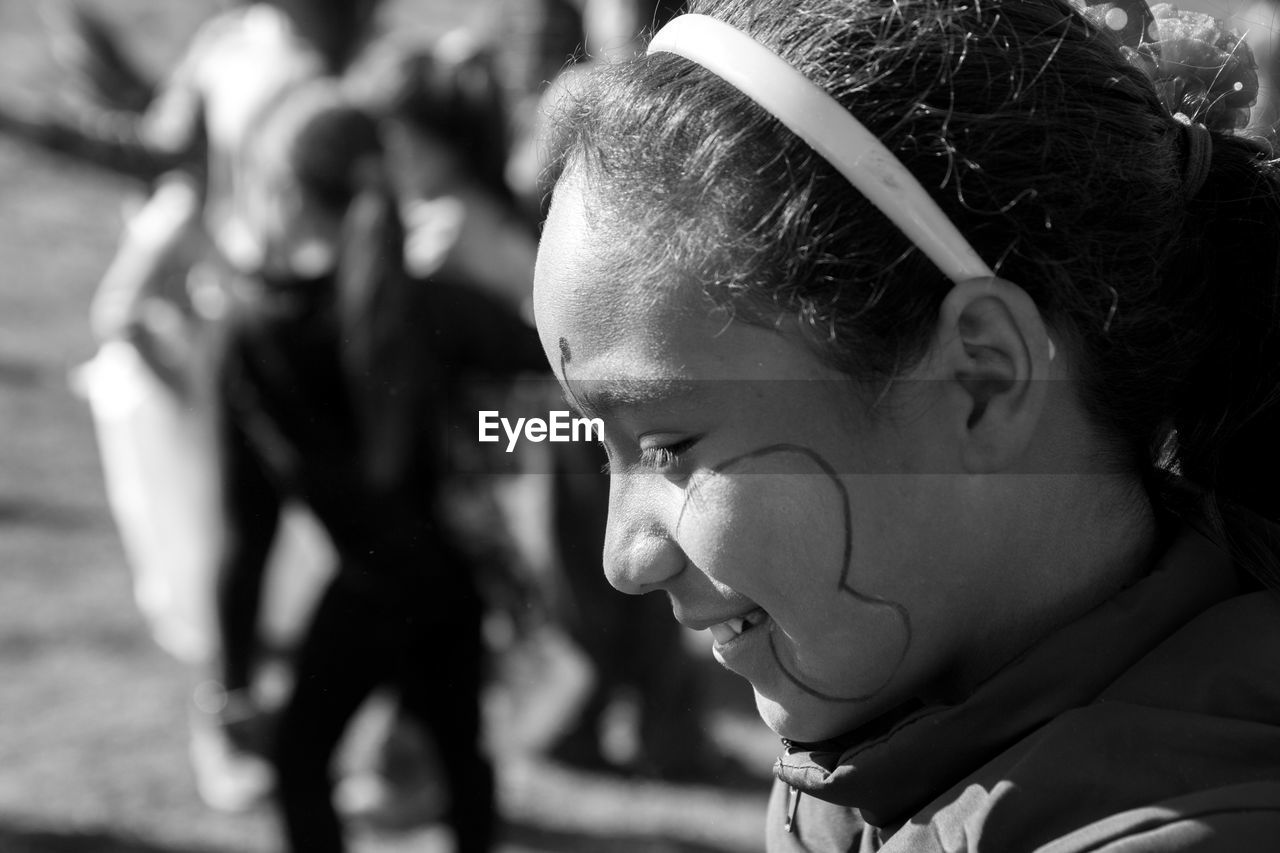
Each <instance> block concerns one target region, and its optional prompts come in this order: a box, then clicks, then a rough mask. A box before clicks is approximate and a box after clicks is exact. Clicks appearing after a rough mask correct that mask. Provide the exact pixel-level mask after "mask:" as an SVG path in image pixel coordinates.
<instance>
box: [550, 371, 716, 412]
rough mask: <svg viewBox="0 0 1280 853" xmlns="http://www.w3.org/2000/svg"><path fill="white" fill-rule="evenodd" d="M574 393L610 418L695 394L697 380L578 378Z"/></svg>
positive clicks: (585, 404)
mask: <svg viewBox="0 0 1280 853" xmlns="http://www.w3.org/2000/svg"><path fill="white" fill-rule="evenodd" d="M573 384H574V385H577V386H578V387H577V388H575V389H572V392H571V396H572V398H573V399H574V400H576V401H578V404H579V405H580V406H581V408H582V409H583V410H584V414H587V415H591V416H593V417H608V416H613V415H617V414H618V413H619V412H621V411H623V410H625V409H629V408H637V407H641V406H655V405H658V406H663V405H670V404H672V403H675V402H677V401H679V400H681V399H685V398H688V397H692V396H694V394H695V393H696V391H697V383H695V382H693V381H690V380H688V379H670V378H657V379H598V380H581V379H580V380H577V381H575V382H574V383H573Z"/></svg>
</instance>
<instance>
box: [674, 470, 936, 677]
mask: <svg viewBox="0 0 1280 853" xmlns="http://www.w3.org/2000/svg"><path fill="white" fill-rule="evenodd" d="M687 493H688V496H687V498H686V501H685V505H684V510H683V513H682V516H681V519H680V523H679V525H678V526H677V531H676V539H677V541H678V543H679V544H680V546H681V548H682V549H683V550H684V552H685V554H686V555H687V556H688V557H689V558H690V559H691V560H692V561H693V564H694V565H696V566H698V567H699V568H700V569H702V570H703V571H705V572H706V573H707V574H708V575H710V576H711V577H712V578H713V579H714V580H717V581H719V582H721V583H723V584H725V585H726V586H728V587H730V588H732V589H733V590H734V591H735V592H738V593H740V594H741V595H744V596H746V597H747V598H749V599H751V600H752V601H754V602H755V603H756V604H758V605H760V606H761V607H763V608H764V609H765V611H767V612H768V613H769V615H770V616H771V617H772V618H773V621H774V623H775V625H776V627H777V629H778V631H777V633H775V635H774V642H773V652H774V654H775V656H776V659H777V662H778V665H779V666H780V667H781V668H782V669H783V670H785V671H786V672H787V673H788V675H789V676H790V679H791V681H792V682H793V683H794V684H796V685H799V686H800V687H801V689H803V690H807V691H809V692H810V693H812V694H813V695H814V696H816V697H818V698H822V699H830V700H835V701H862V700H866V699H869V698H871V697H872V696H874V695H876V694H877V693H878V692H879V691H880V690H881V689H882V688H883V687H884V686H885V685H886V684H887V683H888V682H889V681H890V679H892V677H893V676H894V674H895V673H896V672H897V671H898V669H899V667H900V666H901V665H902V662H903V660H904V657H905V655H906V652H907V649H908V648H909V646H910V645H911V626H910V617H909V615H908V614H907V611H906V608H905V607H903V606H902V605H900V604H899V603H897V602H894V601H890V600H888V599H885V598H882V597H879V596H877V595H875V594H873V593H871V592H870V591H868V590H866V589H863V588H860V587H859V578H857V577H856V576H855V575H856V572H855V571H854V567H855V565H856V564H857V560H856V559H855V553H854V552H855V547H854V546H855V541H854V539H855V537H854V530H853V518H852V516H851V511H850V502H849V496H848V492H847V487H846V486H845V484H844V482H843V481H842V480H841V479H840V478H839V477H837V476H836V475H835V473H834V471H833V470H832V468H831V466H830V464H829V463H827V462H826V460H825V459H823V458H822V457H821V456H819V455H818V454H817V453H815V452H813V451H811V450H808V449H807V448H802V447H795V446H791V445H782V446H776V447H770V448H764V449H762V450H758V451H755V452H753V453H749V454H745V455H743V456H740V457H737V458H735V459H732V460H730V461H729V462H726V463H724V464H721V465H720V466H718V467H717V468H716V469H715V470H714V471H711V472H708V473H706V474H703V475H701V476H699V477H698V478H697V479H695V480H694V481H693V482H691V483H690V487H689V489H688V490H687Z"/></svg>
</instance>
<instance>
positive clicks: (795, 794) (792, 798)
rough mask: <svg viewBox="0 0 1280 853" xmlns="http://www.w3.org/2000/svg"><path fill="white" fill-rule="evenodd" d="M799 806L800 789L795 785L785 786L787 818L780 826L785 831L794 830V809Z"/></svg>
mask: <svg viewBox="0 0 1280 853" xmlns="http://www.w3.org/2000/svg"><path fill="white" fill-rule="evenodd" d="M798 808H800V789H799V788H797V787H796V786H795V785H788V786H787V819H786V821H784V822H783V824H782V828H783V829H784V830H786V831H787V832H795V823H796V809H798Z"/></svg>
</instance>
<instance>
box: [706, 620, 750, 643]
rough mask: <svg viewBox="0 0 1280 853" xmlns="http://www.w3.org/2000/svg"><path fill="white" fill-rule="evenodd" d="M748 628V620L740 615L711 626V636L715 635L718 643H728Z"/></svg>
mask: <svg viewBox="0 0 1280 853" xmlns="http://www.w3.org/2000/svg"><path fill="white" fill-rule="evenodd" d="M745 629H746V620H745V619H743V618H742V617H740V616H735V617H733V618H732V619H729V620H727V621H724V622H721V623H720V624H718V625H712V626H711V636H713V637H715V640H716V642H717V643H727V642H729V641H730V640H732V639H734V638H736V637H737V636H738V635H739V634H741V633H742V632H743V631H744V630H745Z"/></svg>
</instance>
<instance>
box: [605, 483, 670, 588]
mask: <svg viewBox="0 0 1280 853" xmlns="http://www.w3.org/2000/svg"><path fill="white" fill-rule="evenodd" d="M671 488H672V486H671V484H670V483H668V482H667V481H666V480H665V479H663V478H662V477H660V476H655V475H649V474H626V475H614V477H613V479H612V481H611V482H610V484H609V524H608V529H607V531H606V535H605V541H604V573H605V576H606V577H608V579H609V583H611V584H613V586H614V587H615V588H616V589H618V590H620V591H622V592H625V593H629V594H631V595H640V594H642V593H646V592H652V591H653V590H655V589H659V588H661V586H662V584H663V583H664V582H665V581H667V580H669V579H670V578H673V577H675V576H676V575H678V574H679V573H680V572H681V571H682V570H683V568H684V565H685V562H686V561H685V556H684V552H682V551H681V550H680V547H679V546H678V545H676V543H675V540H674V539H673V538H672V535H671V532H672V531H673V530H674V520H673V519H668V518H667V517H666V515H667V508H668V507H670V506H671V496H670V495H669V494H666V493H667V492H669V491H670V489H671ZM677 508H678V507H677Z"/></svg>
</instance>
